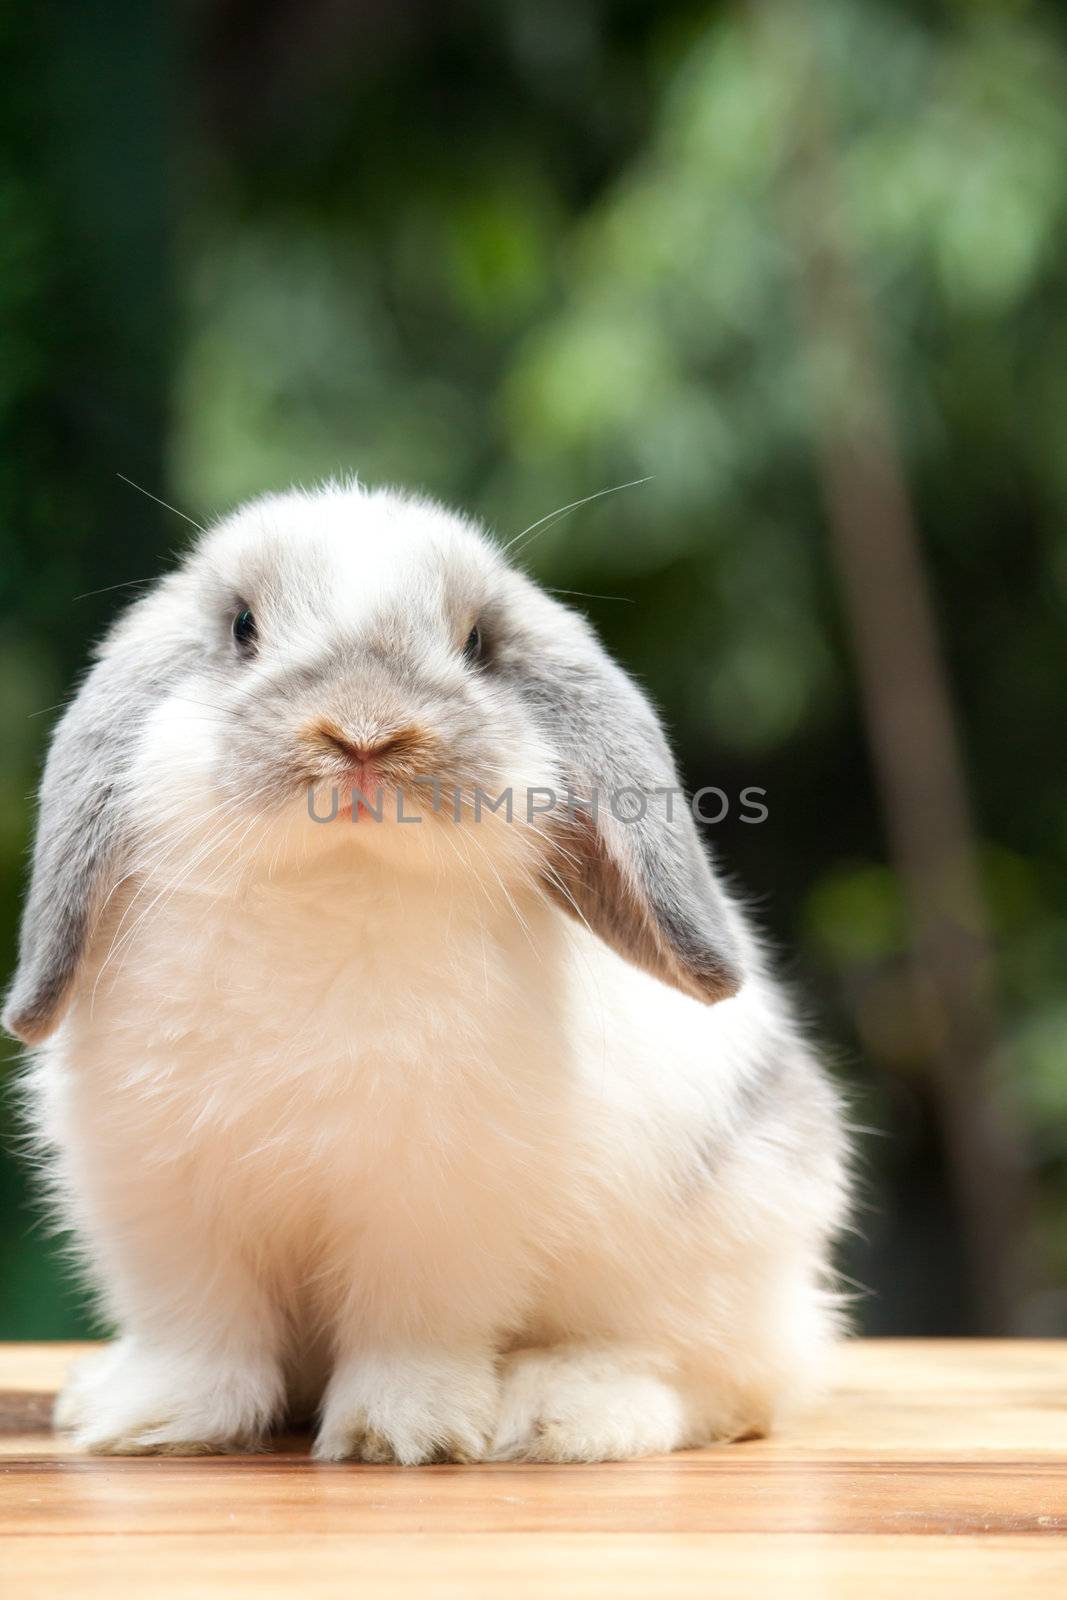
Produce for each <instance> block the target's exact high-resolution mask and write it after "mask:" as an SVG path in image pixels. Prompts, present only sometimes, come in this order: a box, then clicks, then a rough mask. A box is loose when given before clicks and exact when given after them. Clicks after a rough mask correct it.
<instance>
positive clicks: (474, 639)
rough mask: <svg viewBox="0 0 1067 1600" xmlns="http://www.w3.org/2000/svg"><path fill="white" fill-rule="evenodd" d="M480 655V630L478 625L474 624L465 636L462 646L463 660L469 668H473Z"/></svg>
mask: <svg viewBox="0 0 1067 1600" xmlns="http://www.w3.org/2000/svg"><path fill="white" fill-rule="evenodd" d="M481 653H482V630H481V628H479V626H478V624H477V623H475V624H474V627H473V628H472V629H471V631H470V633H468V635H467V642H466V644H465V645H464V646H463V659H464V661H466V662H467V664H468V665H469V666H473V665H474V663H475V662H476V661H477V660H478V659H479V658H480V656H481Z"/></svg>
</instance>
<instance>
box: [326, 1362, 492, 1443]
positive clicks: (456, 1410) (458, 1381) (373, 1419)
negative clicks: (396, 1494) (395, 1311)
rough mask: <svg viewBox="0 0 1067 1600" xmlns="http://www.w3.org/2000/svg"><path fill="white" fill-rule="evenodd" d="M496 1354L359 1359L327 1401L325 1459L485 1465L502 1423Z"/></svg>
mask: <svg viewBox="0 0 1067 1600" xmlns="http://www.w3.org/2000/svg"><path fill="white" fill-rule="evenodd" d="M496 1404H497V1377H496V1368H495V1364H494V1361H493V1358H492V1355H491V1354H489V1353H483V1352H480V1351H479V1352H477V1353H473V1354H469V1355H451V1354H441V1353H436V1352H433V1353H425V1354H409V1355H388V1356H385V1355H371V1354H365V1355H362V1356H353V1357H351V1358H350V1359H349V1360H348V1361H347V1362H345V1363H344V1364H343V1365H341V1366H340V1367H338V1369H337V1370H336V1372H335V1373H334V1375H333V1377H332V1379H331V1380H330V1385H329V1388H328V1389H327V1392H326V1399H325V1401H324V1404H323V1416H322V1426H321V1428H320V1429H319V1434H318V1437H317V1439H316V1440H315V1446H314V1450H313V1452H312V1453H313V1454H314V1455H315V1456H316V1457H317V1459H318V1460H319V1461H373V1462H379V1463H386V1462H395V1463H396V1464H397V1465H399V1466H405V1467H413V1466H420V1465H423V1464H425V1463H426V1462H432V1461H481V1460H483V1459H484V1457H485V1455H486V1453H487V1450H488V1441H489V1436H490V1434H491V1433H492V1430H493V1426H494V1423H495V1420H496Z"/></svg>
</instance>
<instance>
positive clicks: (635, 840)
mask: <svg viewBox="0 0 1067 1600" xmlns="http://www.w3.org/2000/svg"><path fill="white" fill-rule="evenodd" d="M525 670H526V673H527V674H528V675H530V674H531V673H532V677H533V682H534V685H535V687H534V695H533V703H534V705H535V707H536V708H537V709H539V711H540V714H541V717H542V719H543V720H544V723H545V726H546V731H549V730H550V732H551V737H552V740H553V742H554V744H555V747H556V749H557V750H558V751H559V753H560V756H561V758H562V762H563V767H564V772H565V775H566V778H567V781H568V782H569V783H571V784H572V786H573V789H574V792H575V795H576V796H577V797H578V800H579V803H578V804H576V805H570V806H568V807H567V808H566V809H565V811H564V814H563V815H562V817H561V816H560V815H559V811H558V808H557V812H556V813H555V827H556V833H555V837H556V841H557V846H556V850H555V853H554V855H553V858H552V860H551V862H550V864H549V870H548V872H547V873H546V879H545V882H546V886H547V888H548V890H549V892H550V893H551V894H552V895H553V897H554V898H555V899H556V900H558V902H559V904H560V905H561V906H563V907H565V908H566V909H567V910H568V911H570V912H571V913H572V914H573V915H576V916H579V917H581V918H582V920H584V921H585V922H587V923H588V925H589V926H590V927H591V928H592V930H593V931H594V932H595V933H597V934H599V936H600V937H601V938H602V939H603V940H604V941H605V942H606V943H607V944H609V945H611V947H612V948H613V949H614V950H616V951H618V953H619V954H620V955H622V956H625V957H626V959H627V960H628V961H632V962H633V963H634V964H635V965H636V966H639V967H643V968H644V969H645V970H646V971H647V972H651V973H652V974H653V975H654V976H655V977H657V978H660V979H662V980H663V981H664V982H665V983H669V984H672V985H673V986H674V987H675V988H676V989H681V990H682V991H683V992H684V993H686V994H689V995H692V996H693V997H695V998H696V999H698V1000H702V1001H704V1002H705V1003H708V1004H710V1003H711V1002H713V1001H716V1000H724V999H726V998H727V997H728V996H730V995H732V994H735V993H736V992H737V990H738V989H739V988H740V986H741V978H742V974H741V970H740V960H739V954H738V950H737V946H736V942H735V939H734V936H733V933H732V930H731V921H730V914H729V910H728V907H727V904H726V901H725V899H724V897H723V895H722V894H721V893H720V891H719V888H718V885H717V884H716V882H715V879H714V877H713V875H712V871H711V867H710V864H709V862H708V859H707V856H706V855H705V853H704V850H703V848H702V846H701V843H700V840H699V838H698V836H697V831H696V826H695V824H694V822H693V818H692V815H691V813H690V808H689V806H688V804H687V802H686V800H685V797H684V795H683V793H682V790H681V787H680V785H679V783H678V775H677V772H676V770H675V766H674V761H673V759H672V757H671V753H670V749H669V748H668V745H667V741H666V738H665V737H664V733H663V730H662V728H661V727H660V724H659V720H658V718H657V717H656V714H655V712H654V711H653V709H652V707H651V705H650V704H649V702H648V701H647V700H646V699H645V696H644V695H643V694H642V693H641V691H640V690H639V689H638V688H637V686H636V684H634V683H633V681H632V680H631V679H630V678H629V677H628V676H627V675H626V673H625V672H623V671H622V669H621V668H620V667H618V666H617V665H616V664H615V662H614V661H612V660H611V659H610V657H609V656H607V655H606V654H605V653H604V652H603V651H602V650H601V649H600V647H599V645H598V644H596V645H594V650H593V652H590V654H589V655H588V656H586V655H584V654H583V656H582V657H580V658H579V657H577V656H575V657H574V658H572V659H571V660H570V661H564V660H562V659H560V658H557V660H556V662H555V664H554V666H553V664H552V663H551V662H550V661H547V660H544V658H542V660H541V663H540V664H539V665H538V664H531V663H529V662H528V663H527V664H526V669H525ZM528 681H529V676H528ZM657 790H659V791H661V792H659V793H656V792H655V791H657ZM635 791H638V792H639V793H635ZM620 819H623V820H620ZM625 819H632V820H625ZM546 820H548V821H549V825H550V827H551V826H552V825H553V822H552V819H551V818H549V819H546Z"/></svg>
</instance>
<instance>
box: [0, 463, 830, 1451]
mask: <svg viewBox="0 0 1067 1600" xmlns="http://www.w3.org/2000/svg"><path fill="white" fill-rule="evenodd" d="M677 781H678V780H677V777H676V774H675V770H674V766H673V763H672V760H671V757H670V754H669V751H668V749H667V745H666V743H665V741H664V738H663V734H662V732H661V729H660V727H659V724H658V722H657V719H656V717H655V715H654V713H653V712H652V710H651V708H650V706H649V705H648V702H647V701H646V700H645V698H644V696H643V695H642V694H641V693H640V692H639V691H638V689H637V688H636V687H635V686H634V684H633V683H632V681H631V680H630V679H629V678H627V676H626V675H625V674H624V673H623V672H622V671H621V669H620V668H619V667H617V666H616V665H615V664H614V663H613V662H612V661H611V660H610V659H609V658H608V657H607V656H606V654H605V653H604V651H603V650H602V649H601V647H600V646H599V644H598V643H597V642H596V640H595V638H594V636H593V634H592V632H591V630H590V628H589V627H588V626H587V624H586V623H585V621H584V620H583V619H582V618H580V617H579V616H578V615H576V614H575V613H574V612H572V611H570V610H568V609H567V608H566V607H564V606H562V605H560V604H559V603H557V602H556V601H555V600H553V599H551V598H550V597H549V596H548V595H546V594H545V593H544V592H543V591H542V590H540V589H539V588H538V587H537V586H536V585H535V584H534V583H532V582H531V580H530V579H529V578H528V577H526V576H525V575H524V574H522V573H520V572H518V571H516V570H514V569H513V568H512V567H510V566H509V565H508V563H507V561H506V560H505V558H504V556H503V555H502V553H501V552H500V550H499V549H498V547H497V546H495V545H494V544H493V543H492V542H490V540H488V539H487V538H486V537H485V536H483V535H482V534H481V533H480V532H479V531H478V530H477V529H476V528H475V527H474V526H473V525H472V524H471V523H469V522H467V521H465V520H464V519H462V518H460V517H457V516H454V515H451V514H449V513H447V512H445V511H444V510H442V509H441V508H439V507H437V506H435V505H434V504H432V503H430V502H427V501H425V500H420V499H417V498H411V497H408V496H405V495H400V494H396V493H384V492H383V493H377V492H375V493H372V492H368V491H366V490H363V489H361V488H359V487H358V486H330V487H327V488H325V489H322V490H321V491H318V492H315V493H307V494H305V493H290V494H285V495H280V496H276V497H270V498H267V499H263V500H260V501H258V502H256V503H254V504H252V505H250V506H248V507H246V508H245V509H243V510H242V511H240V512H239V513H237V514H236V515H235V516H233V517H232V518H230V519H229V520H228V521H226V522H224V523H222V524H221V525H220V526H219V527H217V528H214V529H212V530H211V531H209V532H208V533H207V534H206V535H205V536H204V537H203V538H202V539H201V540H200V541H199V542H198V543H197V544H196V546H195V548H193V550H192V551H191V553H190V554H189V555H188V557H187V558H186V559H185V560H184V561H183V563H182V565H181V566H180V568H179V569H178V570H177V571H175V572H174V573H172V574H171V575H170V576H168V577H166V578H164V579H163V580H162V581H161V582H160V583H158V584H157V585H156V586H155V588H154V589H153V590H152V592H151V593H149V594H148V595H147V596H145V597H144V598H142V599H139V600H138V601H137V602H136V603H135V604H134V605H132V606H131V607H130V608H129V610H128V611H127V612H126V613H125V615H124V616H123V617H122V618H121V620H120V621H119V622H118V624H117V626H116V627H115V628H114V629H113V630H112V632H111V633H110V635H109V636H108V637H107V639H106V640H105V642H104V644H103V646H102V648H101V649H100V651H99V653H98V660H97V662H96V664H95V665H94V666H93V668H92V670H91V671H90V673H89V674H88V676H87V678H86V679H85V682H84V683H83V685H82V687H81V689H80V691H79V693H78V695H77V696H76V698H75V700H74V702H73V704H72V705H71V707H70V709H69V710H68V711H67V713H66V714H65V716H64V717H63V719H62V721H61V722H60V724H59V727H58V729H57V731H56V734H55V739H54V742H53V745H52V749H51V753H50V755H49V759H48V763H47V766H46V769H45V774H44V780H43V785H42V790H41V801H40V816H39V823H38V832H37V842H36V851H35V856H34V865H33V880H32V884H31V888H30V893H29V898H28V904H27V908H26V914H25V921H24V927H23V938H22V947H21V962H20V966H19V970H18V974H17V976H16V979H15V982H14V984H13V987H12V991H11V994H10V996H9V998H8V1004H7V1009H6V1012H5V1015H4V1022H5V1026H6V1027H7V1028H8V1029H9V1031H10V1032H12V1033H14V1034H15V1035H17V1036H18V1037H19V1038H20V1039H22V1040H23V1041H25V1042H26V1043H27V1044H29V1045H31V1046H32V1047H33V1049H32V1051H31V1054H30V1061H29V1067H28V1072H27V1089H28V1097H29V1101H30V1105H31V1110H32V1116H33V1122H34V1126H35V1128H36V1130H37V1133H38V1135H39V1139H40V1144H41V1149H42V1151H43V1154H44V1162H45V1170H46V1173H47V1175H48V1177H49V1180H50V1183H51V1187H52V1190H53V1192H54V1195H55V1199H56V1203H57V1207H58V1211H59V1215H60V1218H61V1220H62V1222H63V1224H64V1225H65V1226H66V1227H68V1228H69V1229H70V1230H71V1231H72V1233H73V1235H74V1236H75V1238H76V1240H77V1241H78V1243H79V1245H80V1248H81V1251H82V1254H83V1257H84V1260H85V1263H86V1266H87V1268H88V1270H89V1272H90V1275H91V1277H92V1280H93V1281H94V1283H95V1285H96V1286H97V1288H98V1290H99V1293H100V1297H101V1300H102V1305H103V1308H104V1311H105V1313H106V1315H107V1316H108V1317H109V1318H110V1319H111V1320H112V1321H113V1322H114V1324H115V1325H116V1326H117V1329H118V1332H119V1337H118V1339H117V1342H115V1343H114V1344H113V1345H111V1346H110V1347H108V1348H107V1349H106V1350H105V1351H104V1352H103V1353H102V1354H100V1355H97V1356H94V1357H91V1358H90V1359H89V1360H88V1361H86V1362H83V1363H82V1364H81V1365H80V1366H78V1367H76V1368H75V1371H74V1374H73V1376H72V1378H71V1380H70V1382H69V1384H68V1386H67V1388H66V1390H65V1391H64V1393H63V1395H62V1396H61V1399H60V1402H59V1404H58V1407H57V1421H58V1423H59V1425H60V1426H62V1427H66V1428H70V1429H71V1430H73V1433H74V1435H75V1438H76V1439H77V1440H78V1441H79V1442H80V1443H81V1444H82V1445H83V1446H85V1447H87V1448H88V1449H90V1450H95V1451H103V1452H114V1453H123V1454H125V1453H134V1452H154V1451H160V1452H191V1451H222V1450H233V1449H242V1448H247V1447H250V1446H252V1445H254V1444H255V1443H256V1442H257V1441H259V1440H260V1439H261V1438H262V1437H263V1436H264V1434H265V1433H266V1431H267V1430H268V1429H270V1428H271V1427H272V1426H273V1425H275V1424H277V1423H279V1422H280V1421H282V1420H283V1419H284V1418H285V1417H286V1416H292V1415H294V1414H301V1415H304V1416H310V1415H312V1414H313V1413H317V1416H318V1424H317V1430H318V1431H317V1436H316V1441H315V1446H314V1449H315V1454H316V1455H317V1456H318V1457H320V1458H321V1459H325V1460H337V1459H342V1458H355V1459H360V1460H369V1461H396V1462H400V1463H405V1464H408V1463H417V1462H425V1461H430V1460H440V1459H451V1460H464V1461H466V1460H480V1459H486V1458H489V1459H492V1458H496V1459H501V1458H521V1459H525V1460H541V1461H543V1460H551V1461H576V1460H582V1461H586V1460H599V1459H603V1458H614V1457H625V1456H634V1455H639V1454H642V1453H644V1452H648V1451H663V1450H673V1449H676V1448H678V1447H681V1446H688V1445H696V1444H701V1443H705V1442H707V1441H710V1440H728V1439H733V1438H737V1437H740V1436H743V1435H745V1434H752V1433H756V1432H762V1431H764V1430H765V1429H767V1428H768V1427H769V1426H770V1425H771V1424H772V1422H773V1420H774V1417H775V1415H776V1413H777V1412H778V1410H779V1408H780V1406H781V1404H782V1403H783V1402H785V1401H789V1400H791V1399H792V1398H793V1397H794V1396H796V1395H797V1394H799V1393H801V1392H803V1391H804V1390H805V1389H806V1388H807V1387H808V1385H809V1383H810V1382H811V1381H812V1380H813V1378H815V1377H817V1375H818V1371H819V1368H820V1366H821V1365H822V1363H823V1359H824V1357H825V1356H826V1354H827V1351H828V1348H829V1341H830V1339H831V1337H832V1335H833V1333H834V1331H835V1323H836V1311H835V1305H836V1301H835V1297H834V1295H833V1292H832V1285H831V1283H830V1264H829V1252H830V1247H831V1244H832V1241H833V1237H834V1235H835V1234H836V1232H837V1231H838V1230H839V1228H840V1226H841V1224H842V1219H843V1216H844V1210H845V1194H846V1181H845V1145H844V1136H843V1132H842V1123H841V1117H840V1110H839V1105H838V1100H837V1096H836V1094H835V1092H834V1090H833V1089H832V1088H831V1086H830V1084H829V1082H828V1080H827V1078H826V1077H825V1076H824V1074H823V1072H822V1070H821V1068H820V1067H819V1065H818V1064H817V1063H816V1061H815V1060H814V1059H813V1057H812V1055H811V1053H810V1052H809V1050H808V1048H807V1046H806V1045H805V1043H804V1041H803V1039H802V1037H801V1036H800V1034H799V1032H798V1029H797V1026H796V1024H795V1022H794V1020H793V1019H792V1017H791V1015H790V1011H789V1007H788V1005H787V1004H786V1002H785V1000H784V998H783V996H782V994H781V993H780V992H779V990H778V989H777V988H776V987H775V986H774V984H773V983H772V981H771V980H770V979H769V978H768V976H767V975H766V973H765V971H764V967H763V963H762V960H761V956H760V952H759V949H758V948H757V945H756V943H755V941H754V939H753V937H752V935H751V933H750V932H749V930H748V928H747V927H746V924H745V922H744V920H743V918H742V916H741V914H740V913H739V911H738V910H737V908H736V906H734V905H733V904H732V903H731V901H730V899H729V898H728V897H727V896H726V895H725V894H724V893H723V891H722V890H721V888H720V887H719V886H718V885H717V883H716V881H715V880H714V878H713V876H712V872H711V870H710V868H709V866H708V863H707V860H706V858H705V856H704V853H703V851H702V849H701V846H700V844H699V843H698V840H697V836H696V831H695V828H694V824H693V821H692V817H691V814H690V811H689V808H688V806H687V804H686V803H685V801H684V798H681V797H680V791H678V793H677V794H673V795H672V794H668V793H664V792H663V791H666V790H671V789H674V787H675V786H676V785H677ZM353 785H355V786H356V787H357V788H358V790H359V791H360V792H361V793H362V795H363V796H364V797H365V802H366V803H365V804H363V805H361V804H360V803H359V802H358V796H357V803H356V805H355V810H354V818H353V808H352V806H351V804H349V805H347V806H346V805H345V804H344V803H340V804H339V805H338V808H337V814H336V816H334V817H333V820H331V821H329V822H326V821H322V820H316V818H327V817H329V816H330V815H331V811H332V809H333V805H332V797H331V791H334V792H336V791H340V793H341V799H342V802H343V801H344V800H345V799H349V800H350V798H351V790H352V786H353ZM634 790H638V791H641V794H639V795H637V796H634V795H633V793H632V791H634ZM656 790H659V791H661V792H660V793H659V794H654V793H653V791H656ZM509 791H510V795H511V801H512V805H511V815H510V817H509V815H508V808H507V804H506V799H507V794H508V792H509ZM621 791H631V793H630V794H629V795H628V796H627V797H625V798H622V797H620V798H619V799H618V801H616V798H615V797H616V796H619V795H620V792H621ZM550 792H551V794H554V796H555V797H556V804H555V805H550ZM396 796H399V800H400V803H401V805H402V809H400V810H398V805H397V803H396V800H395V798H394V797H396ZM650 796H651V798H649V797H650ZM642 804H644V805H645V814H644V815H643V816H642V817H640V819H639V820H634V821H626V820H622V817H621V816H619V817H617V816H616V815H614V814H613V808H614V810H615V811H618V812H619V813H620V814H623V815H630V814H634V815H636V813H637V812H638V811H639V810H640V809H641V806H642ZM493 805H495V806H496V809H492V808H491V807H492V806H493ZM368 807H369V809H368ZM379 810H380V811H381V813H382V815H381V820H377V812H378V811H379ZM409 818H414V819H418V820H415V821H410V820H408V819H409Z"/></svg>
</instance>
